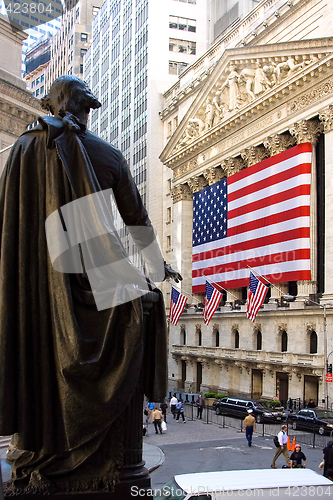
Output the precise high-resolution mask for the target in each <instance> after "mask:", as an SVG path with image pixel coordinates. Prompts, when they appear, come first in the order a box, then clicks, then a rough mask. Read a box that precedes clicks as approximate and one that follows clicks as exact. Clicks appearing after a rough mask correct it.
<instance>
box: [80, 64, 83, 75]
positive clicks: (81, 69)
mask: <svg viewBox="0 0 333 500" xmlns="http://www.w3.org/2000/svg"><path fill="white" fill-rule="evenodd" d="M80 73H81V74H82V73H83V64H80Z"/></svg>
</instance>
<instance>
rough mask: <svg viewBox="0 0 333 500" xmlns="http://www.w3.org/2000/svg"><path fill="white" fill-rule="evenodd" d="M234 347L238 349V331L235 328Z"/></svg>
mask: <svg viewBox="0 0 333 500" xmlns="http://www.w3.org/2000/svg"><path fill="white" fill-rule="evenodd" d="M235 349H239V331H238V330H235Z"/></svg>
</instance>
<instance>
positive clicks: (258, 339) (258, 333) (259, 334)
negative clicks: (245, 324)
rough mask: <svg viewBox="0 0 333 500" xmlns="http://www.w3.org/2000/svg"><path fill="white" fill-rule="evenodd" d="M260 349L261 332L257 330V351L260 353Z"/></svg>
mask: <svg viewBox="0 0 333 500" xmlns="http://www.w3.org/2000/svg"><path fill="white" fill-rule="evenodd" d="M261 349H262V335H261V331H260V330H258V331H257V351H261Z"/></svg>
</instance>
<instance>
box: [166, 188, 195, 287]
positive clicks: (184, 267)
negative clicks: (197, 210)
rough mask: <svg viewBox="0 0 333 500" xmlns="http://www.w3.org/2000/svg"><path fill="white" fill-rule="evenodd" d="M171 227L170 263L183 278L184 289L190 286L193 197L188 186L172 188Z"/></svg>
mask: <svg viewBox="0 0 333 500" xmlns="http://www.w3.org/2000/svg"><path fill="white" fill-rule="evenodd" d="M171 196H172V199H173V203H174V209H173V225H172V248H173V251H172V259H171V260H172V263H173V265H174V266H175V268H176V269H177V270H178V271H179V272H180V274H181V275H182V277H183V281H182V282H181V283H182V285H181V286H184V289H186V290H190V289H191V286H192V229H193V197H192V191H191V189H190V187H189V185H188V184H179V185H177V186H174V188H173V189H172V192H171Z"/></svg>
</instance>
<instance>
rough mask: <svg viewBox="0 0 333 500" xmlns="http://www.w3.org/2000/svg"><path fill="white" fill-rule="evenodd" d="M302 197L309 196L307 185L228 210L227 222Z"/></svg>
mask: <svg viewBox="0 0 333 500" xmlns="http://www.w3.org/2000/svg"><path fill="white" fill-rule="evenodd" d="M303 195H310V185H309V184H306V185H301V186H297V187H295V188H292V189H288V190H287V191H283V192H282V193H276V194H273V195H272V196H268V197H267V198H264V199H262V200H257V201H254V202H252V203H247V204H246V205H243V206H242V207H238V208H235V209H234V210H228V220H230V219H233V218H234V217H239V216H240V215H244V214H248V213H250V212H254V211H255V210H260V209H261V208H265V207H267V206H271V205H275V204H276V203H280V202H283V201H287V200H290V199H292V198H297V197H298V196H303Z"/></svg>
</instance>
